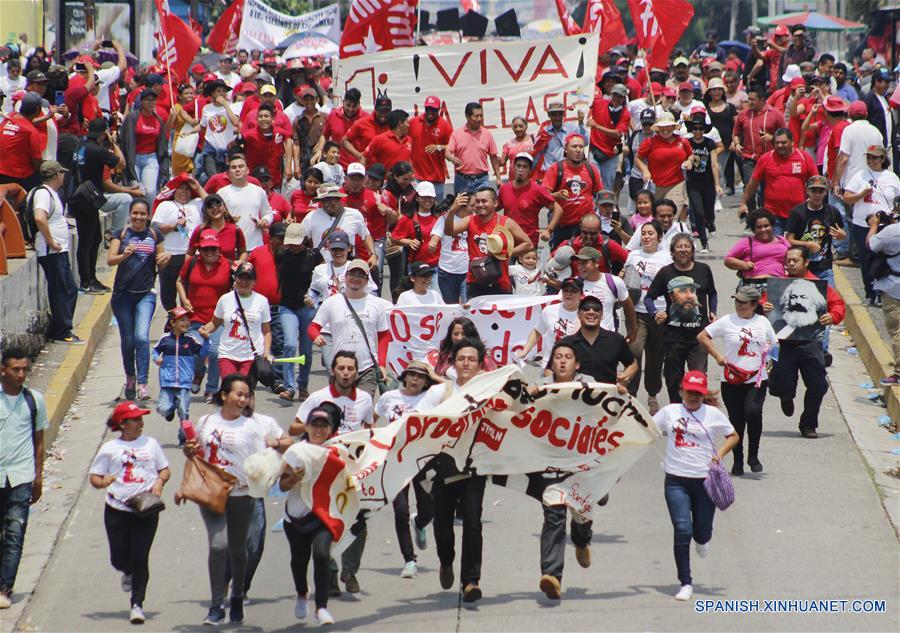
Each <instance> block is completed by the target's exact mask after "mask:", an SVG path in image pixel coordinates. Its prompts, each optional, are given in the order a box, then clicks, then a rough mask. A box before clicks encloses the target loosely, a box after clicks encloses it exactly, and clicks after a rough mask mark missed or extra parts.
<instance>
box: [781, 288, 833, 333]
mask: <svg viewBox="0 0 900 633" xmlns="http://www.w3.org/2000/svg"><path fill="white" fill-rule="evenodd" d="M778 306H779V307H780V308H781V318H779V319H777V320H776V321H775V323H774V326H775V331H776V333H777V334H778V338H781V339H790V338H793V339H797V340H809V339H811V338H819V336H821V333H822V327H821V326H820V324H819V313H820V312H822V313H824V312H825V309H826V308H827V304H826V303H825V297H823V296H822V293H821V292H819V289H818V288H816V285H815V284H814V283H813V282H812V281H807V280H806V279H798V280H796V281H792V282H791V283H790V284H789V285H788V286H787V288H785V289H784V294H782V295H781V299H780V300H779V302H778Z"/></svg>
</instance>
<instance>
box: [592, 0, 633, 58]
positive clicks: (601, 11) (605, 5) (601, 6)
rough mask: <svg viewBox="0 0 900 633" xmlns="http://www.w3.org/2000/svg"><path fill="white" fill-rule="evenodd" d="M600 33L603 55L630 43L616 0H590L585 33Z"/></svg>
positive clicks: (600, 51) (601, 52)
mask: <svg viewBox="0 0 900 633" xmlns="http://www.w3.org/2000/svg"><path fill="white" fill-rule="evenodd" d="M594 31H599V32H600V50H599V51H598V52H599V53H600V54H601V55H602V54H603V53H605V52H606V51H608V50H610V49H611V48H612V47H614V46H622V45H624V44H627V43H628V35H627V34H626V33H625V25H624V24H622V14H621V13H619V8H618V7H617V6H616V3H615V0H588V5H587V10H586V11H585V17H584V32H585V33H593V32H594Z"/></svg>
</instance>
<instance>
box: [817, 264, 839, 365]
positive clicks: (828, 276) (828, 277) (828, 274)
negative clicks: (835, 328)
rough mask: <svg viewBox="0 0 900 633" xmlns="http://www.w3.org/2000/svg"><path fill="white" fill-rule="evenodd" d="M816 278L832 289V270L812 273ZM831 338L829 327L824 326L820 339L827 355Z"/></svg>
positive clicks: (827, 269)
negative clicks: (825, 282)
mask: <svg viewBox="0 0 900 633" xmlns="http://www.w3.org/2000/svg"><path fill="white" fill-rule="evenodd" d="M814 274H815V276H816V277H818V278H819V279H822V280H824V281H827V282H828V287H829V288H832V289H834V269H832V268H826V269H825V270H820V271H819V272H817V273H814ZM830 337H831V326H830V325H826V326H825V337H824V338H823V339H822V351H823V352H825V353H826V354H827V353H828V339H829V338H830Z"/></svg>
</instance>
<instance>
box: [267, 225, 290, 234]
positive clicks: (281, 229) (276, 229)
mask: <svg viewBox="0 0 900 633" xmlns="http://www.w3.org/2000/svg"><path fill="white" fill-rule="evenodd" d="M286 232H287V224H285V223H284V222H276V223H275V224H273V225H272V226H270V227H269V237H284V234H285V233H286Z"/></svg>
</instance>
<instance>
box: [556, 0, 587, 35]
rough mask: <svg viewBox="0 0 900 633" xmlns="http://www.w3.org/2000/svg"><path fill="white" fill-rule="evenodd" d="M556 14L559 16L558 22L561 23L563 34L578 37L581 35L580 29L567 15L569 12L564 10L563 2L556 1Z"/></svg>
mask: <svg viewBox="0 0 900 633" xmlns="http://www.w3.org/2000/svg"><path fill="white" fill-rule="evenodd" d="M556 12H557V13H558V14H559V21H560V22H561V23H562V27H563V32H564V33H565V34H566V35H578V34H579V33H581V27H580V26H578V22H576V21H575V20H573V19H572V16H571V15H569V10H568V9H567V8H566V4H565V2H564V1H563V0H556Z"/></svg>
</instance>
